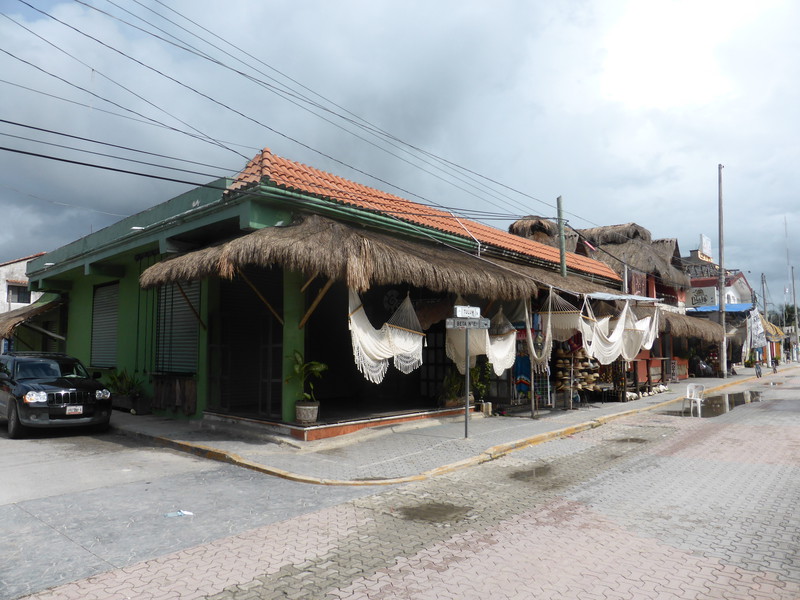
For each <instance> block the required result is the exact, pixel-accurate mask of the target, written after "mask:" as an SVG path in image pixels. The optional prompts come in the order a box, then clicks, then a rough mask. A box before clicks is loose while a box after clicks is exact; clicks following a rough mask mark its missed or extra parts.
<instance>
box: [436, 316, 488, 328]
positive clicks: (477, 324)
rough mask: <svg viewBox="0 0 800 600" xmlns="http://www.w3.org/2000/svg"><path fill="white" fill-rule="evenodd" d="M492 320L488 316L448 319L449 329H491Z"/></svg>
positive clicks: (447, 325)
mask: <svg viewBox="0 0 800 600" xmlns="http://www.w3.org/2000/svg"><path fill="white" fill-rule="evenodd" d="M490 324H491V321H490V320H489V319H486V318H483V317H481V318H479V319H457V318H451V319H447V323H446V327H447V329H489V325H490Z"/></svg>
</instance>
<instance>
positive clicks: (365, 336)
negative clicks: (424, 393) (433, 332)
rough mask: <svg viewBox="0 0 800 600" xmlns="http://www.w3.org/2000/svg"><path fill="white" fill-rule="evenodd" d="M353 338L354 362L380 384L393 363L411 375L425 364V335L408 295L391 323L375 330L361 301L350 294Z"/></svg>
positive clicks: (367, 375) (363, 372)
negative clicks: (423, 361)
mask: <svg viewBox="0 0 800 600" xmlns="http://www.w3.org/2000/svg"><path fill="white" fill-rule="evenodd" d="M348 301H349V309H350V310H349V314H348V320H349V323H350V338H351V341H352V343H353V358H354V359H355V363H356V367H358V370H359V371H360V372H361V374H362V375H364V377H365V378H366V379H368V380H369V381H371V382H372V383H380V382H381V381H383V378H384V377H385V376H386V371H387V370H388V368H389V359H392V363H393V364H394V366H395V368H396V369H397V370H398V371H400V372H401V373H405V374H408V373H411V372H412V371H413V370H414V369H416V368H418V367H419V366H420V365H421V364H422V348H423V346H424V344H425V333H424V332H423V331H422V326H421V325H420V323H419V319H418V318H417V313H416V312H414V305H413V304H412V303H411V298H410V297H409V296H408V295H407V296H406V299H405V300H403V302H402V303H401V304H400V306H399V307H398V308H397V310H396V311H395V312H394V314H393V315H392V316H391V317H390V318H389V320H388V321H387V322H386V323H384V324H383V327H381V328H380V329H375V328H374V327H373V326H372V324H371V323H370V322H369V318H368V317H367V315H366V313H365V312H364V305H363V304H362V303H361V298H359V296H358V294H357V293H356V292H355V291H353V290H352V289H351V290H349V298H348Z"/></svg>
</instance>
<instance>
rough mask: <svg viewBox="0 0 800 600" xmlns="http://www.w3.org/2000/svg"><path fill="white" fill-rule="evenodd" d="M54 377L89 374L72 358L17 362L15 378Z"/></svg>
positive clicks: (72, 376) (73, 377)
mask: <svg viewBox="0 0 800 600" xmlns="http://www.w3.org/2000/svg"><path fill="white" fill-rule="evenodd" d="M54 377H67V378H69V379H88V378H89V374H88V373H87V372H86V369H85V368H84V367H83V365H82V364H81V363H79V362H77V361H74V360H56V359H49V358H40V359H36V360H26V361H20V362H18V363H17V379H48V378H54Z"/></svg>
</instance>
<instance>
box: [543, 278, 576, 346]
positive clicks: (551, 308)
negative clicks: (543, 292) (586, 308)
mask: <svg viewBox="0 0 800 600" xmlns="http://www.w3.org/2000/svg"><path fill="white" fill-rule="evenodd" d="M547 303H548V310H547V312H546V313H542V327H543V328H545V329H546V328H549V329H550V331H551V333H552V335H553V339H554V340H556V341H557V342H566V341H567V340H568V339H570V338H571V337H572V336H574V335H575V334H576V333H578V332H580V331H581V330H582V324H583V323H582V321H583V317H582V315H581V311H580V310H578V307H577V306H573V305H572V304H571V303H570V302H568V301H567V300H564V298H562V297H561V296H559V295H558V294H555V293H553V290H552V289H551V290H550V294H549V297H548V299H547Z"/></svg>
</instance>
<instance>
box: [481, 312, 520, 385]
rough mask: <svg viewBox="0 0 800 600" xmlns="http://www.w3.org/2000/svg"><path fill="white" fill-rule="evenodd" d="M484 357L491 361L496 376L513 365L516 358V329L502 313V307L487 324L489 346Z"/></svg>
mask: <svg viewBox="0 0 800 600" xmlns="http://www.w3.org/2000/svg"><path fill="white" fill-rule="evenodd" d="M486 358H487V359H489V362H490V363H492V369H494V374H495V375H497V376H498V377H499V376H500V375H502V374H503V371H505V370H506V369H510V368H511V367H513V366H514V360H515V359H516V358H517V330H516V328H515V327H514V325H513V324H512V323H511V321H509V320H508V318H507V317H506V316H505V315H504V314H503V307H502V306H501V307H500V310H498V311H497V313H496V314H495V315H494V317H492V321H491V323H490V325H489V347H488V348H486Z"/></svg>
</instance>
